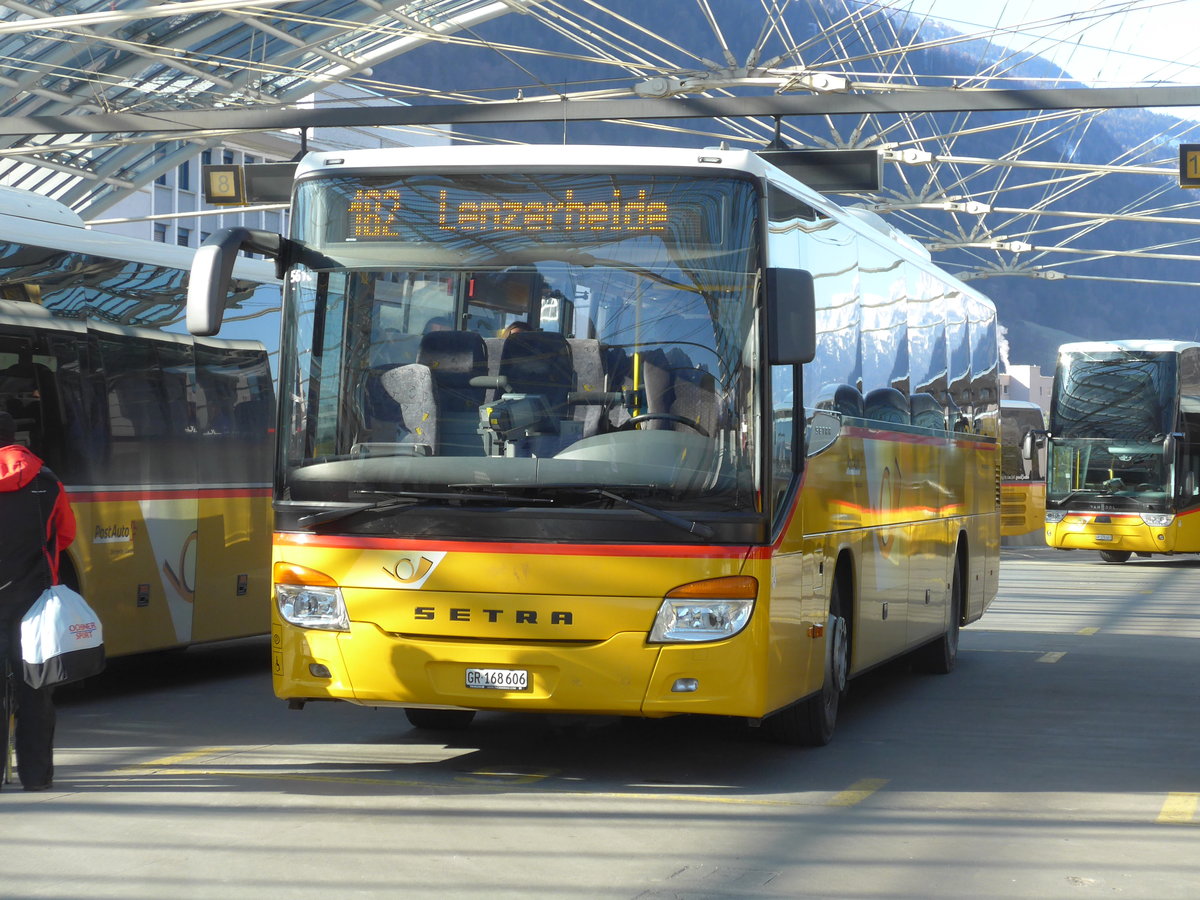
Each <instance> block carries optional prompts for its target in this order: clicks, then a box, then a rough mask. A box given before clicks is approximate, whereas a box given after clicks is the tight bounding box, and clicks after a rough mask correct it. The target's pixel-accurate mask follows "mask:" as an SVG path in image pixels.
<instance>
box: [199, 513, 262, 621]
mask: <svg viewBox="0 0 1200 900" xmlns="http://www.w3.org/2000/svg"><path fill="white" fill-rule="evenodd" d="M271 526H272V516H271V507H270V498H269V496H268V495H267V492H266V491H265V490H259V491H244V492H239V493H236V494H234V495H232V496H230V495H228V494H222V493H219V492H218V493H214V494H208V493H204V494H202V495H201V500H200V516H199V523H198V527H197V530H196V534H197V540H196V546H197V563H198V565H197V571H196V583H195V614H194V625H193V629H192V640H194V641H215V640H224V639H227V638H234V637H244V636H248V635H252V634H263V633H265V632H266V631H267V630H268V629H269V627H270V616H269V602H270V597H271V568H270V557H269V552H270V551H269V549H268V548H269V547H270V543H271Z"/></svg>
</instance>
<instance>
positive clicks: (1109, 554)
mask: <svg viewBox="0 0 1200 900" xmlns="http://www.w3.org/2000/svg"><path fill="white" fill-rule="evenodd" d="M1131 556H1133V553H1131V552H1130V551H1129V550H1101V551H1100V558H1101V559H1102V560H1104V561H1105V562H1106V563H1123V562H1125V560H1127V559H1129V557H1131Z"/></svg>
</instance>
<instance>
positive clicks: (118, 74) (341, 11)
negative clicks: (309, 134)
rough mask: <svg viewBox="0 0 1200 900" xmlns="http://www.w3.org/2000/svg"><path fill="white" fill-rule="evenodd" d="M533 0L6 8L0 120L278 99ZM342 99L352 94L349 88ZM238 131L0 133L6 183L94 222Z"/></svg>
mask: <svg viewBox="0 0 1200 900" xmlns="http://www.w3.org/2000/svg"><path fill="white" fill-rule="evenodd" d="M533 2H536V0H255V2H253V3H247V2H245V0H185V2H180V3H169V4H161V5H157V4H155V3H154V0H151V3H150V4H148V5H140V4H135V3H131V2H127V0H115V2H114V0H78V2H74V3H71V4H70V5H69V6H65V7H64V6H55V7H53V10H52V11H48V9H47V8H46V7H43V6H40V5H37V6H35V5H33V4H28V3H23V2H17V0H6V2H4V3H3V5H2V7H0V116H2V117H47V116H63V115H82V114H87V113H100V114H137V115H153V114H155V113H170V112H173V111H179V110H193V109H221V108H226V109H238V110H244V109H248V108H255V107H258V108H265V107H277V106H279V105H281V104H287V103H294V102H296V101H297V100H300V99H302V98H304V97H307V96H311V95H313V94H314V92H316V91H319V90H322V89H326V90H328V89H331V88H334V87H336V86H337V85H338V84H339V83H340V82H342V80H343V79H346V78H350V77H354V78H356V79H360V80H361V79H363V78H364V76H369V74H370V70H371V67H372V65H374V64H376V63H378V62H380V61H382V60H386V59H389V58H391V57H394V56H396V55H397V54H400V53H404V52H406V51H408V50H411V49H413V48H415V47H418V46H420V45H422V44H424V43H426V42H429V41H437V40H440V39H444V37H445V36H447V35H450V34H453V33H455V32H458V31H461V30H463V29H469V28H470V27H472V26H473V25H476V24H479V23H481V22H484V21H486V20H488V19H491V18H494V17H496V16H499V15H503V14H505V13H508V12H512V11H516V10H520V9H522V8H524V7H526V6H529V5H530V4H531V3H533ZM341 102H346V101H345V98H344V97H342V98H341ZM227 138H228V135H227V134H223V133H221V132H220V131H216V130H209V131H205V132H197V133H195V134H191V135H189V136H188V137H187V138H186V139H185V140H181V139H180V137H179V135H178V134H177V133H176V134H172V135H169V136H166V135H157V136H156V135H154V134H147V133H144V132H141V133H138V134H129V133H124V134H123V133H120V132H112V133H101V134H97V133H87V134H83V133H75V134H53V135H47V134H25V135H16V136H4V137H2V138H0V147H2V148H3V149H2V151H0V184H4V185H7V186H10V187H18V188H24V189H27V190H32V191H36V192H38V193H40V194H43V195H47V196H50V197H53V198H55V199H57V200H59V201H60V202H62V203H65V204H66V205H68V206H70V207H71V208H73V209H74V210H75V211H76V212H78V213H79V214H80V215H81V216H82V217H83V218H84V219H85V220H86V219H91V218H95V217H96V216H97V214H99V213H101V212H103V211H104V210H105V209H108V208H110V207H111V206H112V205H113V204H115V203H117V202H118V201H119V200H120V199H121V198H122V197H124V196H125V195H127V194H128V193H130V192H131V191H134V190H136V189H138V188H139V187H140V186H142V185H145V184H147V183H149V182H151V181H153V180H154V179H155V178H157V177H158V176H159V175H162V174H164V173H166V172H169V171H171V170H172V169H173V168H175V167H176V166H178V165H179V164H180V163H181V162H182V161H184V160H186V159H191V158H194V157H195V156H196V155H197V153H199V152H200V151H201V150H203V149H205V148H215V147H219V146H221V145H222V144H224V143H225V142H226V140H227Z"/></svg>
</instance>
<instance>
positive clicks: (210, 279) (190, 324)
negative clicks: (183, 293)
mask: <svg viewBox="0 0 1200 900" xmlns="http://www.w3.org/2000/svg"><path fill="white" fill-rule="evenodd" d="M243 250H249V251H250V252H251V253H261V254H263V255H264V256H268V257H270V258H272V259H274V260H275V273H276V276H277V277H280V278H282V277H283V273H282V272H281V271H280V270H281V267H282V263H283V237H282V236H281V235H278V234H275V233H274V232H272V231H260V230H258V229H256V228H222V229H220V230H219V231H215V232H213V233H212V234H211V235H210V236H209V238H208V240H206V241H205V242H204V243H203V244H201V245H200V249H199V250H197V251H196V255H195V256H193V257H192V271H191V276H190V277H189V278H188V290H187V329H188V331H189V332H191V333H192V334H194V335H198V336H200V337H209V336H211V335H214V334H216V333H217V332H219V331H220V330H221V319H222V318H223V317H224V315H225V298H226V297H228V296H229V283H230V281H231V280H232V278H233V265H234V263H236V262H237V258H238V255H239V254H240V253H241V252H242V251H243Z"/></svg>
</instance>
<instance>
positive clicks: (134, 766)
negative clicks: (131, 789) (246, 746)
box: [115, 747, 229, 775]
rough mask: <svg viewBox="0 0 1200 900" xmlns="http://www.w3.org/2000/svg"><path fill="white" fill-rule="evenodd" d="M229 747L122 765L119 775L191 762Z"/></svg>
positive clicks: (226, 749)
mask: <svg viewBox="0 0 1200 900" xmlns="http://www.w3.org/2000/svg"><path fill="white" fill-rule="evenodd" d="M228 752H229V748H228V747H205V748H204V749H202V750H190V751H188V752H187V753H179V754H176V755H175V756H164V757H162V758H161V759H152V760H150V761H149V762H139V763H130V764H129V765H127V766H122V767H121V768H120V769H117V770H116V772H115V774H117V775H131V774H133V773H135V772H144V771H146V770H147V769H161V768H165V767H167V766H177V765H179V764H180V763H186V762H191V761H192V760H193V759H199V758H200V757H202V756H215V755H216V754H218V753H228Z"/></svg>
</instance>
